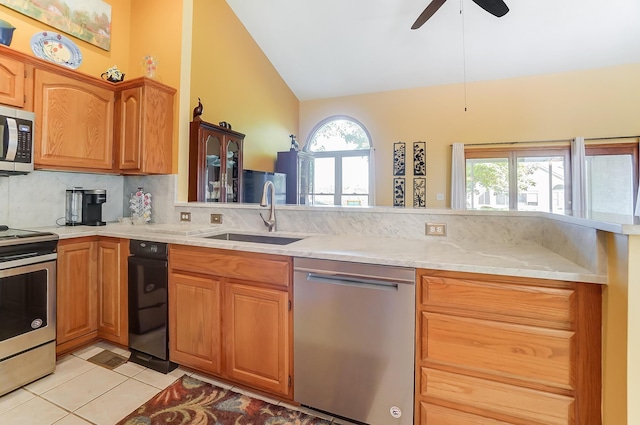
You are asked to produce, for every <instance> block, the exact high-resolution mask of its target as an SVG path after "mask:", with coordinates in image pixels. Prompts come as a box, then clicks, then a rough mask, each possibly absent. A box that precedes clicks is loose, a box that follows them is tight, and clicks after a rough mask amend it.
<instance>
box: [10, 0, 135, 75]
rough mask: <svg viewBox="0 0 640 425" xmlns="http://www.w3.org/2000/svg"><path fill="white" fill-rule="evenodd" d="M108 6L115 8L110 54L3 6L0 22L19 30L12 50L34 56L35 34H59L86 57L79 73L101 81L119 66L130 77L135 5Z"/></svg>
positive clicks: (116, 2) (117, 1) (113, 0)
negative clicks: (51, 32)
mask: <svg viewBox="0 0 640 425" xmlns="http://www.w3.org/2000/svg"><path fill="white" fill-rule="evenodd" d="M136 1H138V0H136ZM107 3H109V4H111V49H110V50H109V51H106V50H102V49H101V48H99V47H96V46H94V45H93V44H89V43H87V42H84V41H82V40H80V39H78V38H75V37H73V36H70V35H68V34H65V33H63V32H61V31H59V30H57V29H55V28H52V27H49V26H48V25H45V24H43V23H42V22H39V21H36V20H35V19H31V18H29V17H27V16H25V15H21V14H20V13H18V12H15V11H14V10H12V9H9V8H7V7H6V6H0V19H4V20H5V21H7V22H9V23H10V24H11V25H13V26H14V27H16V30H15V31H14V33H13V41H12V42H11V46H10V47H11V48H12V49H15V50H18V51H20V52H23V53H27V54H30V55H33V52H32V51H31V44H30V40H31V37H32V36H33V35H34V34H35V33H37V32H40V31H54V32H59V33H60V34H62V35H64V36H66V37H68V38H69V39H70V40H72V41H73V42H74V43H75V44H76V45H77V46H78V49H80V52H81V53H82V64H81V65H80V66H79V67H78V68H77V71H79V72H82V73H85V74H89V75H93V76H94V77H100V74H102V73H103V72H104V71H106V70H107V69H109V68H111V67H112V66H113V65H117V66H118V68H120V69H121V70H122V71H123V72H125V74H126V73H128V70H129V68H130V67H129V42H130V36H129V29H130V27H131V3H132V2H131V1H130V0H109V1H108V2H107ZM125 78H126V77H125Z"/></svg>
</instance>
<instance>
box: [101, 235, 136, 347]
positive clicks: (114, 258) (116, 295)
mask: <svg viewBox="0 0 640 425" xmlns="http://www.w3.org/2000/svg"><path fill="white" fill-rule="evenodd" d="M127 255H128V244H127V241H126V240H125V241H122V242H121V241H120V240H119V239H108V238H107V239H100V241H99V242H98V336H99V337H101V338H104V339H106V340H109V341H112V342H115V343H117V344H121V345H128V343H129V338H128V335H129V333H128V329H127V327H128V317H127V299H128V296H127Z"/></svg>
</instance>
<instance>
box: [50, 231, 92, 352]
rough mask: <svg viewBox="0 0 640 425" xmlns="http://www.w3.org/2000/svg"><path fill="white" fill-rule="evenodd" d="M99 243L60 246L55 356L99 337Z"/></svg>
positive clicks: (88, 240)
mask: <svg viewBox="0 0 640 425" xmlns="http://www.w3.org/2000/svg"><path fill="white" fill-rule="evenodd" d="M96 260H97V243H96V239H95V238H82V239H79V240H78V239H67V240H61V241H60V242H59V243H58V262H57V266H58V267H57V270H58V271H57V277H56V291H57V292H56V305H57V307H56V352H58V353H61V352H66V351H69V350H71V349H73V348H75V347H77V346H80V345H83V344H84V343H86V342H88V341H90V340H92V339H95V338H97V337H98V332H97V331H98V323H97V322H98V321H97V318H98V313H97V311H98V280H97V261H96Z"/></svg>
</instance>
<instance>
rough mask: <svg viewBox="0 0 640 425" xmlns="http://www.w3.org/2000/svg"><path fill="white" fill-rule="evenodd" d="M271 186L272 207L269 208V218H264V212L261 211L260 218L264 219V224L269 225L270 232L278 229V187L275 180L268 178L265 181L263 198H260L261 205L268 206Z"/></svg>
mask: <svg viewBox="0 0 640 425" xmlns="http://www.w3.org/2000/svg"><path fill="white" fill-rule="evenodd" d="M269 188H271V209H270V210H269V218H268V219H267V220H265V219H264V217H263V216H262V213H260V218H261V219H262V221H264V225H265V226H267V228H268V229H269V231H270V232H275V231H276V187H275V186H274V185H273V182H272V181H270V180H267V181H266V182H264V186H263V187H262V199H261V200H260V206H261V207H267V206H269V204H268V203H267V189H269Z"/></svg>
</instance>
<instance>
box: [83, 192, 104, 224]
mask: <svg viewBox="0 0 640 425" xmlns="http://www.w3.org/2000/svg"><path fill="white" fill-rule="evenodd" d="M105 202H107V191H106V190H105V189H92V190H85V191H84V193H83V195H82V224H86V225H87V226H104V225H105V224H107V223H106V222H104V221H102V204H104V203H105Z"/></svg>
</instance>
